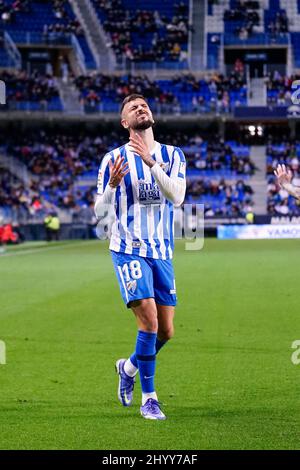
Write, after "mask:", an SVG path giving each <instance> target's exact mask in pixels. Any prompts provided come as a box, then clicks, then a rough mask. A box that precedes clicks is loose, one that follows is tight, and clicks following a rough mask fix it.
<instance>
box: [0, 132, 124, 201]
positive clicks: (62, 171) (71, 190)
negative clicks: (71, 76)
mask: <svg viewBox="0 0 300 470" xmlns="http://www.w3.org/2000/svg"><path fill="white" fill-rule="evenodd" d="M1 140H2V148H3V149H4V150H5V152H7V154H8V155H12V156H13V157H15V158H17V159H19V160H21V161H22V162H23V163H25V165H26V166H27V168H28V169H29V171H30V172H31V173H32V175H33V180H32V182H31V186H30V188H27V189H30V191H31V192H33V193H34V194H38V195H39V198H41V199H39V202H41V200H44V201H48V202H50V203H52V204H55V205H56V206H57V207H59V208H61V209H74V208H76V206H77V205H78V204H80V205H83V204H87V205H90V204H92V203H93V201H94V188H92V189H87V190H83V191H82V190H79V189H77V188H76V187H75V185H74V183H75V181H76V179H77V178H78V177H80V176H81V175H83V174H91V175H93V176H95V178H96V175H97V170H98V167H99V162H100V158H101V157H102V156H104V154H105V153H106V151H107V149H108V148H113V147H116V146H117V145H118V144H117V141H118V135H117V134H115V133H110V134H109V137H106V136H102V137H100V136H97V135H96V136H95V135H93V136H86V133H81V132H80V131H79V132H78V133H77V134H76V133H75V132H65V133H64V132H55V131H53V132H52V131H47V132H44V131H30V132H24V133H23V132H20V134H18V135H15V136H6V139H4V138H2V139H1ZM30 194H31V193H30ZM37 204H38V203H37V202H36V201H35V208H37ZM43 205H44V204H42V202H41V208H42V207H43Z"/></svg>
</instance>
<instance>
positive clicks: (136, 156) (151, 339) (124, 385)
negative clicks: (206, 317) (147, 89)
mask: <svg viewBox="0 0 300 470" xmlns="http://www.w3.org/2000/svg"><path fill="white" fill-rule="evenodd" d="M121 124H122V126H123V127H124V128H125V129H128V131H129V142H128V143H127V144H126V145H123V146H122V147H119V148H116V149H115V150H113V151H112V152H110V153H108V154H106V155H105V156H104V158H103V160H102V162H101V165H100V169H99V173H98V188H97V189H98V191H97V193H98V195H97V199H96V203H95V213H96V215H97V216H98V217H100V216H103V213H104V207H105V206H106V208H108V207H109V206H111V205H114V211H115V219H114V223H113V225H112V232H111V239H110V246H109V248H110V250H111V256H112V260H113V264H114V268H115V272H116V275H117V278H118V281H119V286H120V290H121V294H122V297H123V300H124V302H125V304H126V305H127V307H128V308H131V310H132V311H133V313H134V315H135V317H136V321H137V328H138V333H137V340H136V347H135V351H134V352H133V353H132V355H131V356H130V357H129V358H128V359H119V360H118V361H117V362H116V370H117V373H118V375H119V387H118V398H119V401H120V402H121V403H122V405H123V406H129V405H130V404H131V402H132V398H133V388H134V383H135V375H136V374H137V372H138V371H139V375H140V381H141V387H142V406H141V408H140V411H141V415H142V416H143V417H144V418H146V419H159V420H162V419H165V418H166V416H165V415H164V413H163V412H162V410H161V406H160V403H159V402H158V398H157V394H156V391H155V385H154V376H155V363H156V355H157V353H158V351H159V350H160V349H161V348H162V347H163V346H164V345H165V343H166V342H167V341H168V340H169V339H170V338H171V337H172V336H173V333H174V327H173V318H174V313H175V308H174V307H175V305H176V287H175V278H174V270H173V265H172V255H173V248H174V238H173V207H174V206H175V207H177V206H180V205H181V204H182V203H183V200H184V196H185V190H186V181H185V157H184V154H183V152H182V151H181V150H180V149H179V148H177V147H173V146H171V145H164V144H160V143H159V142H156V141H155V140H154V135H153V129H152V127H153V124H154V119H153V116H152V113H151V110H150V108H149V106H148V104H147V101H146V100H145V98H144V97H143V96H142V95H138V94H132V95H129V96H127V97H126V98H125V99H124V101H123V103H122V108H121Z"/></svg>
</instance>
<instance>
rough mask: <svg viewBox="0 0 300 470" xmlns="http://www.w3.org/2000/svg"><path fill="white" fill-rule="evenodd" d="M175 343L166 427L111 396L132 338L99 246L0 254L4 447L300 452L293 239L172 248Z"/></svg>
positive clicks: (163, 376)
mask: <svg viewBox="0 0 300 470" xmlns="http://www.w3.org/2000/svg"><path fill="white" fill-rule="evenodd" d="M174 264H175V270H176V279H177V291H178V297H179V303H178V307H177V311H176V318H175V328H176V335H175V338H174V339H173V340H172V341H171V342H170V344H168V345H167V346H166V347H165V348H164V349H163V350H162V351H161V352H160V354H159V356H158V362H157V377H156V386H157V391H158V395H159V399H160V401H161V402H162V403H163V404H164V406H163V410H164V411H165V413H166V415H167V417H168V419H167V420H166V421H165V422H153V421H148V420H144V419H143V418H142V417H141V416H140V414H139V405H140V393H141V392H140V385H139V383H138V384H137V386H136V389H135V399H134V403H133V405H132V407H129V408H123V407H122V406H121V405H120V404H119V402H118V401H117V376H116V374H115V372H114V363H115V361H116V359H118V358H120V357H126V356H128V355H129V354H130V353H131V352H132V350H133V346H134V343H135V336H136V327H135V320H134V317H133V315H132V313H131V312H130V311H127V309H126V308H125V307H124V305H123V303H122V299H121V296H120V293H119V287H118V284H117V281H116V279H115V274H114V272H113V266H112V262H111V259H110V255H109V252H108V246H107V243H106V242H100V241H90V242H65V243H64V242H61V243H57V244H53V245H51V246H50V247H45V245H44V244H33V245H31V244H27V245H23V246H20V247H16V248H11V249H9V250H8V252H7V254H6V255H4V256H1V257H0V275H1V289H0V340H3V341H5V343H6V348H7V364H6V365H0V415H1V419H0V448H1V449H103V450H106V449H113V450H114V449H125V450H127V449H145V450H150V449H154V450H159V449H167V450H184V449H195V450H198V449H299V448H300V444H299V443H300V406H299V380H300V365H298V366H297V365H294V364H292V362H291V355H292V353H293V350H292V348H291V345H292V342H293V341H294V340H297V339H298V340H299V339H300V295H299V275H300V243H299V241H294V240H291V241H288V240H286V241H283V240H281V241H218V240H210V239H209V240H206V241H205V246H204V249H203V250H201V251H197V252H193V251H185V250H184V242H183V241H180V242H178V243H177V245H176V252H175V259H174Z"/></svg>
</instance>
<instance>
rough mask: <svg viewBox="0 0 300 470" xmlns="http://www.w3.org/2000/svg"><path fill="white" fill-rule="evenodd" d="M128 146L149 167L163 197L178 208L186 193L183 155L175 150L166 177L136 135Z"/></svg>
mask: <svg viewBox="0 0 300 470" xmlns="http://www.w3.org/2000/svg"><path fill="white" fill-rule="evenodd" d="M130 146H131V148H132V149H133V150H134V151H135V152H136V153H138V154H139V155H140V156H141V158H142V159H143V161H144V162H145V163H146V165H148V166H149V167H150V171H151V173H152V175H153V176H154V178H155V181H156V182H157V184H158V186H159V189H160V190H161V192H162V194H163V195H164V197H165V198H166V199H168V201H171V202H172V203H173V204H174V206H175V207H178V206H180V205H181V204H182V203H183V201H184V196H185V191H186V181H185V158H184V155H183V153H182V152H181V151H180V150H179V149H175V151H174V155H173V162H172V171H171V175H170V176H168V175H166V173H165V172H164V170H163V169H162V168H161V166H160V165H159V164H158V163H157V162H156V161H155V160H153V158H152V157H151V155H150V154H149V151H148V149H147V147H146V145H145V143H144V141H143V139H142V138H141V137H140V136H139V135H138V134H136V137H134V138H132V137H131V138H130Z"/></svg>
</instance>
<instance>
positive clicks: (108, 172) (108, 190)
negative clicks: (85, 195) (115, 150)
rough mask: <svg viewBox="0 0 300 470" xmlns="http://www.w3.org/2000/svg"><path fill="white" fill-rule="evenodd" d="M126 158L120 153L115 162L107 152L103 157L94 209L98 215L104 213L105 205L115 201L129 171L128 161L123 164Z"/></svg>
mask: <svg viewBox="0 0 300 470" xmlns="http://www.w3.org/2000/svg"><path fill="white" fill-rule="evenodd" d="M123 162H124V158H121V157H120V155H119V156H118V157H117V159H116V161H115V162H114V163H113V162H112V160H111V155H110V154H107V155H105V157H104V158H103V160H102V162H101V165H100V169H99V173H98V185H97V198H96V202H95V207H94V211H95V214H96V216H97V217H100V216H102V215H103V207H104V206H107V205H111V204H113V203H114V200H115V194H116V189H117V187H118V186H119V184H120V183H121V181H122V179H123V178H124V176H126V175H127V173H128V172H129V168H128V163H125V165H123Z"/></svg>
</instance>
